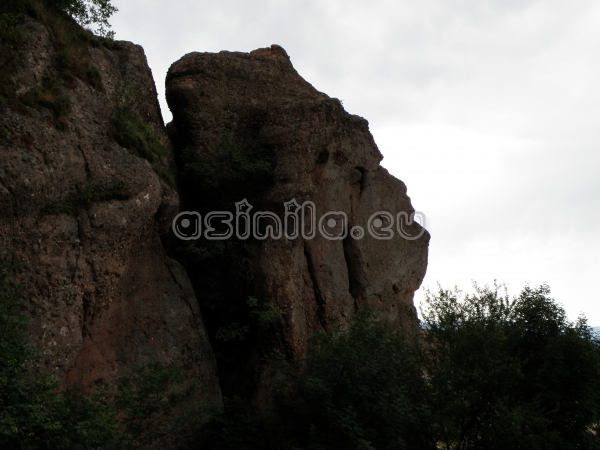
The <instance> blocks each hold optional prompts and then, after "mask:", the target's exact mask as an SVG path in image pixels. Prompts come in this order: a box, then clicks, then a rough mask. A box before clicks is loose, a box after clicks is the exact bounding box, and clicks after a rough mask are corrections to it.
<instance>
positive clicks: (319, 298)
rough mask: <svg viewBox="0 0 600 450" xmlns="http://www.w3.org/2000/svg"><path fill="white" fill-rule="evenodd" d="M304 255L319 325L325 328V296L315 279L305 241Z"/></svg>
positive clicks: (313, 268)
mask: <svg viewBox="0 0 600 450" xmlns="http://www.w3.org/2000/svg"><path fill="white" fill-rule="evenodd" d="M304 257H305V258H306V265H307V267H308V273H309V274H310V280H311V281H312V285H313V289H314V293H315V301H316V303H317V308H318V316H319V321H320V322H321V326H322V327H323V328H327V311H326V309H327V298H326V297H325V295H324V294H323V291H321V288H320V287H319V281H318V280H317V275H316V272H315V267H314V264H313V262H312V258H311V256H310V252H309V251H308V248H307V246H306V243H304Z"/></svg>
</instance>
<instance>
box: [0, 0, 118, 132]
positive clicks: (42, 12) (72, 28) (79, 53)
mask: <svg viewBox="0 0 600 450" xmlns="http://www.w3.org/2000/svg"><path fill="white" fill-rule="evenodd" d="M115 11H116V9H115V8H114V7H113V6H112V5H111V4H110V3H109V2H108V1H106V0H91V1H83V0H60V1H54V0H52V1H50V0H45V1H41V0H25V1H22V0H19V1H16V0H5V1H4V2H2V3H0V100H1V103H0V106H2V104H6V105H8V106H10V107H12V108H17V109H21V110H22V111H23V112H24V111H25V109H24V108H23V106H32V105H33V104H36V105H39V106H42V107H48V108H49V109H50V110H52V112H53V113H54V116H55V118H56V117H61V116H62V117H64V116H65V115H67V114H68V110H67V109H65V107H64V106H61V105H65V104H67V102H65V101H63V100H60V99H62V98H63V97H67V96H66V95H64V94H60V93H58V91H59V90H60V89H61V88H66V89H73V88H74V87H75V85H76V80H77V79H80V80H82V81H83V82H85V83H88V84H89V85H90V86H92V87H93V88H94V89H96V90H97V91H102V90H103V86H102V78H101V76H100V72H99V71H98V68H97V67H96V66H95V65H94V64H93V62H92V60H91V57H90V54H89V46H95V47H98V46H105V47H107V48H110V49H117V48H119V45H118V44H117V43H115V42H114V41H113V40H112V38H111V37H112V35H111V34H110V33H109V32H106V28H107V27H108V26H109V25H108V22H107V19H108V17H110V15H111V14H112V13H114V12H115ZM23 15H28V16H30V17H33V18H35V19H36V20H38V21H39V22H41V23H42V24H43V25H44V26H45V27H46V28H47V29H48V31H49V32H50V38H51V40H52V43H53V44H54V47H55V50H56V54H55V57H54V60H53V67H54V69H55V71H56V72H55V73H53V74H50V76H49V79H51V78H57V79H56V80H54V79H53V80H52V81H51V83H47V82H44V83H42V85H39V86H35V87H33V89H31V90H30V91H29V92H27V93H26V94H25V95H23V96H21V97H20V98H19V97H17V95H16V90H17V86H15V85H14V82H13V80H12V76H13V74H14V73H15V72H16V69H17V68H18V66H19V62H20V52H21V49H22V48H23V46H24V45H25V41H24V37H25V35H26V33H27V31H26V28H25V27H24V26H23ZM90 24H98V25H99V26H100V29H99V32H100V34H101V35H100V36H96V35H95V34H94V33H93V32H92V31H90V30H87V29H84V28H82V27H81V26H80V25H90ZM102 36H107V37H108V38H105V37H102ZM40 91H45V92H40ZM48 95H51V96H52V99H47V98H46V100H44V101H42V102H38V101H35V98H36V97H48ZM48 100H49V101H48ZM57 109H58V110H59V113H58V114H57V111H56V110H57ZM60 123H61V120H60V119H58V120H57V122H56V124H58V125H59V127H60Z"/></svg>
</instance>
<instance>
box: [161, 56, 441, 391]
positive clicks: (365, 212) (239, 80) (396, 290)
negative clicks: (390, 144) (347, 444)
mask: <svg viewBox="0 0 600 450" xmlns="http://www.w3.org/2000/svg"><path fill="white" fill-rule="evenodd" d="M166 83H167V101H168V102H169V106H170V108H171V110H172V112H173V126H174V128H175V130H176V132H177V136H178V139H179V146H180V147H181V148H184V147H185V148H188V149H189V148H191V149H193V150H194V151H195V152H197V153H198V154H199V155H201V156H202V157H204V158H211V157H212V156H213V155H214V153H215V152H216V151H218V148H219V147H218V143H219V142H220V141H221V139H222V138H223V136H225V135H227V136H232V139H233V140H243V139H244V136H250V135H253V136H256V135H260V136H261V137H262V139H264V140H265V141H266V143H267V145H268V146H269V148H270V149H271V150H272V151H273V152H274V155H275V158H276V166H275V169H274V174H273V176H274V183H273V185H272V186H271V188H270V189H269V190H268V191H267V192H266V193H265V195H264V196H263V198H262V199H261V202H260V203H261V204H260V208H261V210H263V211H272V212H275V213H277V214H278V216H279V217H280V219H281V220H282V222H284V221H285V217H284V213H285V211H284V203H286V202H290V201H291V200H293V199H295V200H296V202H297V203H299V204H303V203H304V202H306V201H310V202H313V203H314V205H315V206H316V214H315V215H314V217H315V219H316V221H315V224H316V225H317V226H318V224H319V220H320V219H321V218H324V219H323V221H321V225H322V230H323V232H321V231H320V230H317V232H316V233H315V235H314V237H312V236H311V235H310V231H311V230H310V229H309V228H305V229H304V231H305V234H306V236H305V237H302V235H300V236H299V237H296V238H295V239H286V238H285V237H282V238H280V239H272V238H268V239H266V240H256V239H255V240H254V241H252V240H249V241H248V242H250V241H252V245H254V246H255V251H254V252H253V257H252V258H251V259H252V261H251V265H252V271H253V273H254V287H255V293H256V295H257V297H258V298H259V301H261V302H269V303H271V304H272V305H274V306H275V307H276V308H278V309H279V310H280V311H282V313H283V315H282V317H281V318H280V319H279V321H278V323H277V324H276V327H275V328H274V329H270V330H267V331H264V332H263V333H262V335H260V336H259V338H258V340H257V344H256V347H255V350H254V351H255V352H256V355H257V356H256V357H255V358H254V359H253V361H254V363H255V364H256V362H257V361H258V360H259V355H260V354H261V353H265V352H267V351H269V350H272V349H274V348H278V349H280V350H282V351H284V352H285V353H286V354H288V355H292V356H295V357H298V356H301V355H303V354H304V352H305V351H306V349H307V343H308V338H309V336H310V335H311V334H312V333H314V332H316V331H321V330H323V329H325V328H327V327H328V323H329V319H330V317H331V316H335V317H337V318H338V319H341V320H342V322H344V321H345V320H347V319H348V318H349V317H350V314H351V313H352V311H354V310H356V309H357V308H360V307H361V306H362V305H363V304H365V303H369V304H370V305H371V306H372V307H373V308H374V309H375V310H376V311H377V312H378V313H379V314H380V315H381V316H382V317H383V318H385V319H388V320H390V321H393V322H395V323H398V324H401V325H403V327H404V328H405V329H406V330H410V329H411V328H412V327H414V324H415V320H414V319H415V308H414V305H413V293H414V291H415V290H416V289H418V288H419V286H420V284H421V281H422V280H423V277H424V275H425V270H426V265H427V249H428V243H429V234H428V233H427V232H426V231H425V230H424V229H422V228H421V227H420V226H419V225H418V224H416V223H412V224H411V223H410V220H406V219H408V218H410V216H411V214H412V213H413V212H414V209H413V207H412V206H411V203H410V199H409V197H408V196H407V195H406V186H405V185H404V183H402V181H400V180H397V179H396V178H394V177H393V176H391V175H390V174H389V173H388V172H387V171H386V170H385V169H384V168H383V167H381V166H380V165H379V163H380V161H381V160H382V156H381V154H380V152H379V150H378V149H377V146H376V145H375V142H374V141H373V137H372V136H371V134H370V133H369V128H368V123H367V121H366V120H365V119H363V118H361V117H358V116H355V115H351V114H348V113H347V112H346V111H345V110H344V108H343V107H342V104H341V103H340V101H339V100H337V99H334V98H329V97H328V96H327V95H325V94H323V93H321V92H318V91H317V90H316V89H314V88H313V87H312V86H311V85H310V84H309V83H308V82H306V81H305V80H304V79H302V78H301V77H300V76H299V75H298V74H297V72H296V71H295V70H294V68H293V66H292V64H291V62H290V58H289V57H288V55H287V54H286V52H285V50H283V49H282V48H281V47H279V46H276V45H274V46H271V48H265V49H259V50H255V51H253V52H250V53H238V52H220V53H217V54H213V53H190V54H188V55H185V56H184V57H183V58H181V59H180V60H179V61H177V62H176V63H174V64H173V65H172V66H171V68H170V69H169V72H168V74H167V79H166ZM249 148H251V147H249ZM183 169H185V167H183ZM190 195H193V194H191V193H190ZM184 196H185V194H184ZM243 198H244V193H243V191H242V192H240V198H239V200H240V201H241V200H242V199H243ZM255 211H256V209H255ZM255 211H251V212H252V213H253V212H255ZM329 212H336V214H330V215H328V216H326V214H327V213H329ZM342 213H343V214H345V215H346V217H347V221H344V219H343V214H342ZM399 213H405V214H406V215H405V216H404V215H402V214H400V215H398V214H399ZM331 219H333V220H334V222H330V220H331ZM336 219H337V220H336ZM398 219H400V224H401V227H400V229H398V227H397V226H398V222H399V220H398ZM390 220H392V221H393V223H390ZM273 223H275V221H273ZM306 223H310V220H307V222H306ZM328 224H331V226H330V227H329V225H328ZM328 227H329V228H328ZM359 227H360V228H359ZM390 227H391V234H392V235H393V237H392V238H391V239H376V238H375V237H374V235H379V236H389V235H390V230H388V229H387V228H390ZM361 230H362V232H363V233H362V234H363V235H364V236H362V237H361ZM327 232H329V233H331V235H332V236H334V237H335V238H336V239H329V238H327V237H326V234H327ZM401 233H403V234H404V237H403V236H402V235H401ZM344 236H345V237H344ZM249 245H250V244H249ZM265 379H266V372H265V371H264V370H262V369H259V370H258V371H257V373H256V374H255V381H256V383H257V386H259V389H258V390H257V394H256V395H257V401H259V402H260V397H261V396H262V395H263V393H264V392H263V390H262V389H261V388H260V386H261V384H262V383H263V382H264V380H265Z"/></svg>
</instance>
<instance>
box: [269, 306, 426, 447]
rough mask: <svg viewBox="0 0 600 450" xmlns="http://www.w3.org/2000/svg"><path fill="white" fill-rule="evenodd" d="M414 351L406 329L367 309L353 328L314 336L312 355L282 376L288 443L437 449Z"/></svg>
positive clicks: (360, 312)
mask: <svg viewBox="0 0 600 450" xmlns="http://www.w3.org/2000/svg"><path fill="white" fill-rule="evenodd" d="M416 356H417V353H416V352H415V349H414V347H413V345H412V344H410V343H409V342H407V341H406V340H405V338H404V337H403V335H402V333H401V330H400V329H399V328H397V327H394V326H392V325H390V324H389V323H382V322H378V321H377V320H375V315H374V313H373V312H372V310H370V309H369V308H363V309H361V310H359V311H358V312H356V314H355V315H354V317H353V320H352V321H351V322H350V324H349V326H348V327H347V328H345V329H344V328H342V327H340V326H339V325H338V326H336V327H335V328H334V329H333V330H332V331H331V332H329V333H320V334H317V335H315V336H314V337H313V340H312V345H311V348H310V350H309V353H308V356H307V358H306V360H305V361H304V362H303V363H302V364H300V366H298V364H297V363H296V364H292V365H291V367H290V369H291V370H288V371H283V374H284V376H283V378H280V380H281V381H283V384H281V381H280V392H282V396H281V412H280V413H279V414H280V416H281V417H285V423H284V425H286V426H287V427H289V428H288V430H289V429H290V428H291V431H287V432H286V434H288V435H291V436H292V440H293V441H294V442H293V444H294V445H290V447H292V446H295V447H298V448H303V449H311V450H312V449H314V450H316V449H319V450H326V449H340V448H348V449H350V448H352V449H364V450H374V449H389V450H392V449H394V450H396V449H428V448H430V449H433V448H435V443H434V442H433V441H432V440H431V439H430V437H429V436H428V431H429V416H430V411H429V410H428V408H427V407H426V406H425V399H426V397H425V392H426V391H425V382H424V379H423V377H422V372H421V370H420V368H419V365H418V360H417V357H416ZM286 372H287V376H286V375H285V374H286ZM281 388H284V389H281ZM285 392H287V394H285ZM290 392H291V394H289V393H290Z"/></svg>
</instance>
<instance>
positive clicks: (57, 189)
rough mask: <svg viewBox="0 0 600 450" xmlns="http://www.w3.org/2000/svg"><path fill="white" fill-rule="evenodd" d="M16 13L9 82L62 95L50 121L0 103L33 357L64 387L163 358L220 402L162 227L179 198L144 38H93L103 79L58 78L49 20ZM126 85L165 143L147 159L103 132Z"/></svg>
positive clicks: (1, 220) (5, 171)
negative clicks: (109, 41)
mask: <svg viewBox="0 0 600 450" xmlns="http://www.w3.org/2000/svg"><path fill="white" fill-rule="evenodd" d="M23 20H24V21H25V28H24V29H25V30H27V32H26V36H25V40H24V42H25V43H26V44H25V45H24V48H23V49H22V52H21V61H22V63H21V65H20V66H19V69H18V71H17V72H16V73H15V74H14V76H13V80H14V82H15V85H16V90H17V94H19V95H26V94H27V93H28V92H34V91H35V89H39V87H40V86H42V85H43V84H44V83H46V84H48V80H54V81H52V83H54V86H53V88H52V89H54V90H56V91H57V92H54V94H53V95H55V97H58V98H68V101H69V103H70V113H68V114H65V115H63V117H62V119H61V120H62V122H61V123H59V124H58V125H59V126H57V124H56V123H55V122H56V121H55V120H54V116H53V112H52V109H51V108H48V107H43V104H42V102H41V101H42V100H43V98H42V99H41V100H40V99H38V101H37V102H36V103H34V104H33V105H32V106H30V107H24V106H21V107H20V109H19V108H9V107H6V105H5V106H4V108H3V109H4V110H3V115H2V117H3V123H2V126H3V133H1V134H0V155H1V156H0V245H1V246H5V247H8V248H13V249H14V250H15V258H16V259H19V260H21V261H22V265H21V266H20V270H19V272H18V275H17V281H18V282H20V283H21V284H22V285H23V293H24V300H25V306H26V308H27V313H28V315H29V316H30V322H29V324H30V332H31V340H32V342H33V343H34V344H35V345H37V346H38V348H39V349H40V351H41V353H42V355H43V357H44V358H43V360H42V361H41V366H42V368H43V369H44V370H46V371H55V373H56V374H57V375H58V376H59V377H63V385H65V386H72V385H78V386H83V387H88V386H91V385H94V384H96V383H98V382H101V381H111V380H112V379H113V378H114V377H115V376H116V375H117V374H118V373H119V371H121V370H123V369H126V368H129V367H131V366H132V365H133V364H134V363H136V362H139V363H144V362H149V361H161V362H165V363H171V362H173V363H177V364H180V365H182V366H184V368H185V370H186V374H187V376H188V377H190V378H195V379H198V380H199V381H200V382H201V383H202V388H201V389H202V394H201V395H202V396H203V398H204V399H205V400H207V401H208V402H212V403H215V404H217V405H219V404H222V399H221V393H220V388H219V385H218V380H217V376H216V367H215V360H214V355H213V352H212V349H211V348H210V344H209V343H208V339H207V335H206V331H205V329H204V326H203V323H202V316H201V314H200V311H199V308H198V304H197V300H196V297H195V295H194V292H193V290H192V288H191V285H190V282H189V279H188V277H187V274H186V273H185V271H184V270H183V268H182V267H181V265H180V264H179V263H177V262H176V261H173V260H171V259H170V258H168V257H167V256H166V254H165V251H164V250H163V247H162V244H161V242H160V239H159V234H160V233H164V232H165V231H166V230H168V229H169V228H170V225H171V221H172V219H173V217H174V216H175V215H176V214H177V212H178V208H179V198H178V194H177V192H176V191H175V189H173V188H172V187H170V186H169V185H168V184H167V183H165V181H163V179H162V178H161V175H162V174H164V173H165V172H167V171H169V170H170V168H172V167H173V156H172V150H171V145H170V143H169V141H168V138H167V136H166V134H165V132H164V124H163V120H162V116H161V113H160V109H159V106H158V102H157V99H156V96H157V94H156V89H155V85H154V81H153V79H152V74H151V71H150V69H149V67H148V64H147V61H146V57H145V55H144V51H143V49H142V48H141V47H140V46H137V45H134V44H131V43H129V42H118V43H117V44H118V47H119V49H115V50H110V49H108V48H105V47H104V46H100V47H91V46H90V47H89V54H90V58H91V61H92V62H93V64H94V65H95V66H96V67H97V68H98V71H99V73H100V78H101V82H102V85H101V87H97V88H94V87H92V86H90V85H89V84H87V83H85V82H83V81H82V80H81V79H79V78H74V77H71V78H68V79H67V78H63V77H62V75H61V74H60V72H59V71H58V69H57V68H56V60H57V50H56V49H55V46H54V45H53V40H52V36H51V35H50V32H49V30H48V28H46V27H45V26H43V25H42V24H40V23H39V22H37V21H35V20H33V19H30V18H24V19H23ZM135 86H138V87H139V88H137V87H136V90H138V89H139V95H140V99H139V101H138V102H137V103H136V104H135V105H132V108H134V109H135V111H134V112H135V114H136V115H137V116H139V117H140V118H141V119H142V120H143V122H144V123H145V124H146V125H147V126H149V127H151V129H152V130H153V133H154V134H155V135H156V137H157V138H158V141H160V142H161V143H162V145H163V146H165V148H166V150H167V152H166V156H160V157H158V156H157V157H156V158H154V162H153V163H152V164H151V163H150V162H148V160H146V159H143V158H141V157H139V156H136V155H134V154H132V152H130V151H128V150H126V149H125V148H123V147H122V146H121V145H119V144H118V143H117V142H116V141H115V139H114V138H113V136H112V134H111V132H110V117H111V114H113V112H114V111H115V98H116V96H117V95H118V94H119V90H121V91H122V90H123V89H125V88H127V89H133V87H135ZM132 92H133V91H132ZM136 95H137V94H136ZM40 105H42V106H40ZM57 205H58V206H57ZM61 211H62V212H61ZM11 238H13V239H14V240H16V241H15V242H13V243H11V242H10V240H11Z"/></svg>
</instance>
